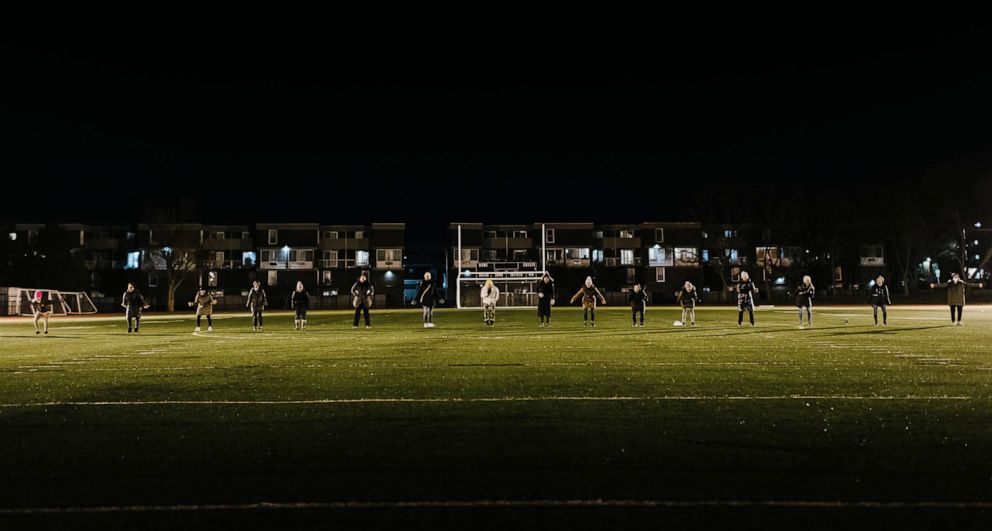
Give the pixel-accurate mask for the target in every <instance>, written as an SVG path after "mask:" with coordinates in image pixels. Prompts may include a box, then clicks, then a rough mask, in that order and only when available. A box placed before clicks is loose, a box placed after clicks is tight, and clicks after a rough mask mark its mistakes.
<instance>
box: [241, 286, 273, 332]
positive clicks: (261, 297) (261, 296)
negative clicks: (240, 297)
mask: <svg viewBox="0 0 992 531" xmlns="http://www.w3.org/2000/svg"><path fill="white" fill-rule="evenodd" d="M268 305H269V299H268V297H266V296H265V290H264V289H262V283H261V282H259V281H257V280H256V281H254V282H252V283H251V289H250V290H248V304H247V305H246V306H247V307H248V308H249V309H250V310H251V329H252V330H261V329H262V310H264V309H265V307H266V306H268Z"/></svg>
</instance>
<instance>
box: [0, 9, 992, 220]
mask: <svg viewBox="0 0 992 531" xmlns="http://www.w3.org/2000/svg"><path fill="white" fill-rule="evenodd" d="M919 29H920V28H919V27H906V28H904V29H902V30H898V31H888V32H879V31H877V28H875V27H871V26H869V25H864V26H860V27H853V28H850V31H847V32H840V33H838V31H837V28H830V27H823V28H798V29H794V30H791V31H787V32H784V33H781V32H779V33H769V32H761V31H754V32H748V31H744V30H740V29H738V30H736V31H733V30H731V31H723V30H724V28H716V29H714V30H713V31H712V33H711V34H705V35H699V34H697V33H695V32H694V30H688V29H687V30H682V31H678V32H667V33H665V35H663V36H660V37H656V38H655V37H653V36H652V37H643V38H641V40H635V39H630V40H616V41H611V42H610V45H607V46H600V45H599V43H592V42H590V43H579V44H576V42H572V41H568V42H569V46H562V45H557V46H555V45H554V44H555V43H554V40H553V36H548V37H547V38H546V40H545V41H539V42H532V41H524V42H515V43H514V44H513V45H499V43H489V44H488V45H478V46H466V47H465V48H464V49H456V48H453V47H451V46H446V45H445V43H444V42H443V40H442V39H437V41H433V40H428V41H425V42H421V43H418V44H416V45H410V46H401V43H402V42H403V39H402V38H401V37H396V38H395V40H391V41H388V42H383V43H380V44H378V45H371V46H368V47H366V48H363V49H361V51H355V50H354V48H348V49H347V51H343V50H342V48H341V45H342V43H347V38H346V37H343V36H342V37H339V38H338V39H337V40H327V41H320V40H316V39H314V40H306V39H302V40H293V39H287V40H286V41H284V42H283V43H282V44H280V45H276V46H273V45H271V44H269V43H264V44H263V43H257V44H254V43H246V42H243V41H232V42H229V41H227V40H225V38H223V37H215V38H214V39H213V40H209V41H207V42H203V41H200V42H182V43H179V42H164V43H163V42H158V43H156V44H151V43H149V42H144V43H142V42H137V43H134V44H133V45H132V46H121V43H120V42H119V41H115V40H106V41H103V42H101V41H99V40H96V41H94V40H88V41H82V42H80V41H76V42H65V43H56V42H50V41H49V42H45V43H42V44H37V45H35V44H30V43H19V44H7V45H4V46H2V47H0V57H2V58H3V60H4V64H5V65H6V66H5V67H4V68H5V71H6V76H5V77H6V78H7V79H9V80H12V82H11V83H8V84H7V85H6V86H5V87H4V88H3V89H2V90H3V92H4V93H5V99H7V100H8V101H12V102H16V106H15V108H14V109H12V111H13V112H11V113H10V116H9V117H8V118H7V119H6V120H5V125H4V127H3V130H4V131H5V136H6V137H7V138H6V139H5V141H4V142H3V145H4V148H3V150H2V152H0V164H2V165H3V167H4V170H5V174H6V175H7V176H8V178H7V184H6V186H7V187H9V188H8V189H9V190H11V191H12V192H13V193H14V194H16V196H17V197H19V198H22V199H21V200H19V201H14V202H12V204H8V205H7V208H5V214H4V216H3V217H4V218H6V219H4V221H9V222H29V221H37V222H44V221H62V222H73V221H79V222H90V223H99V222H137V221H142V220H143V219H145V217H146V210H147V207H146V203H147V202H148V201H149V200H152V199H157V198H159V197H161V196H165V197H168V198H179V197H183V198H186V199H187V200H188V201H192V202H193V203H195V204H196V205H197V208H196V209H195V210H194V211H192V212H187V214H188V218H189V219H191V220H195V221H202V222H206V223H239V222H240V223H250V222H255V221H261V220H263V219H264V220H269V221H274V222H292V221H317V222H326V223H351V222H355V223H363V222H372V221H401V222H406V223H408V225H410V226H411V232H412V234H414V235H417V234H425V235H426V234H434V233H435V232H436V231H437V230H438V229H439V228H441V227H443V226H444V225H446V223H447V222H449V221H451V220H473V221H485V222H508V223H513V222H529V221H531V220H535V219H544V220H556V221H592V222H611V223H613V222H617V223H622V222H637V221H645V220H660V221H679V220H697V219H696V218H699V217H701V214H700V213H701V212H702V211H703V210H704V209H706V208H710V205H709V204H708V202H710V201H711V198H712V196H713V190H714V189H717V188H731V189H741V190H746V191H747V193H748V194H751V195H753V196H755V197H761V198H762V199H761V200H764V201H769V202H775V201H788V200H792V198H794V197H796V196H809V197H811V198H815V199H818V198H829V199H830V200H831V201H835V202H838V203H847V204H849V207H848V208H847V209H841V210H840V211H839V212H838V211H835V213H836V214H839V215H844V216H846V217H858V216H861V215H862V213H861V212H862V211H863V210H864V208H866V206H867V205H869V204H871V201H870V200H866V198H865V196H866V195H869V196H870V195H872V193H871V191H870V190H871V189H872V188H873V187H880V188H882V189H884V190H887V191H899V192H900V193H904V192H907V191H912V190H918V191H920V192H926V191H928V190H931V189H934V188H939V187H946V186H957V187H960V189H961V191H962V193H966V194H969V195H976V194H980V193H983V192H984V191H985V188H983V187H987V186H988V184H987V183H988V181H989V180H990V170H989V168H990V167H992V102H990V100H989V98H988V96H987V95H988V94H990V93H992V72H990V71H989V69H988V68H987V66H985V58H986V57H987V52H988V49H989V46H988V44H989V37H990V36H992V32H989V31H988V28H981V27H970V28H965V29H960V28H957V27H954V26H946V27H937V28H928V31H926V32H922V31H919ZM39 187H41V188H39ZM542 190H543V191H542ZM39 201H44V202H45V203H46V204H47V205H48V206H46V207H44V208H42V207H39V205H38V202H39Z"/></svg>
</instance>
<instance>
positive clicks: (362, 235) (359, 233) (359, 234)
mask: <svg viewBox="0 0 992 531" xmlns="http://www.w3.org/2000/svg"><path fill="white" fill-rule="evenodd" d="M362 238H365V231H363V230H356V231H355V239H356V240H361V239H362Z"/></svg>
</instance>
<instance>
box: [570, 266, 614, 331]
mask: <svg viewBox="0 0 992 531" xmlns="http://www.w3.org/2000/svg"><path fill="white" fill-rule="evenodd" d="M580 298H581V299H582V326H596V301H597V300H600V301H602V303H603V304H606V297H604V296H603V294H602V293H600V291H599V288H597V287H596V286H595V285H594V284H593V282H592V277H586V281H585V283H583V284H582V287H581V288H579V291H577V292H575V295H572V299H571V301H570V302H575V301H577V300H579V299H580Z"/></svg>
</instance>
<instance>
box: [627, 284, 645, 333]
mask: <svg viewBox="0 0 992 531" xmlns="http://www.w3.org/2000/svg"><path fill="white" fill-rule="evenodd" d="M629 297H630V318H631V319H632V320H633V321H634V328H637V327H638V326H640V327H641V328H644V310H645V309H646V308H647V306H648V294H647V292H646V291H644V290H643V289H641V283H640V282H637V283H635V284H634V289H633V291H631V292H630V295H629ZM638 316H640V318H641V322H640V324H638V322H637V317H638Z"/></svg>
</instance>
